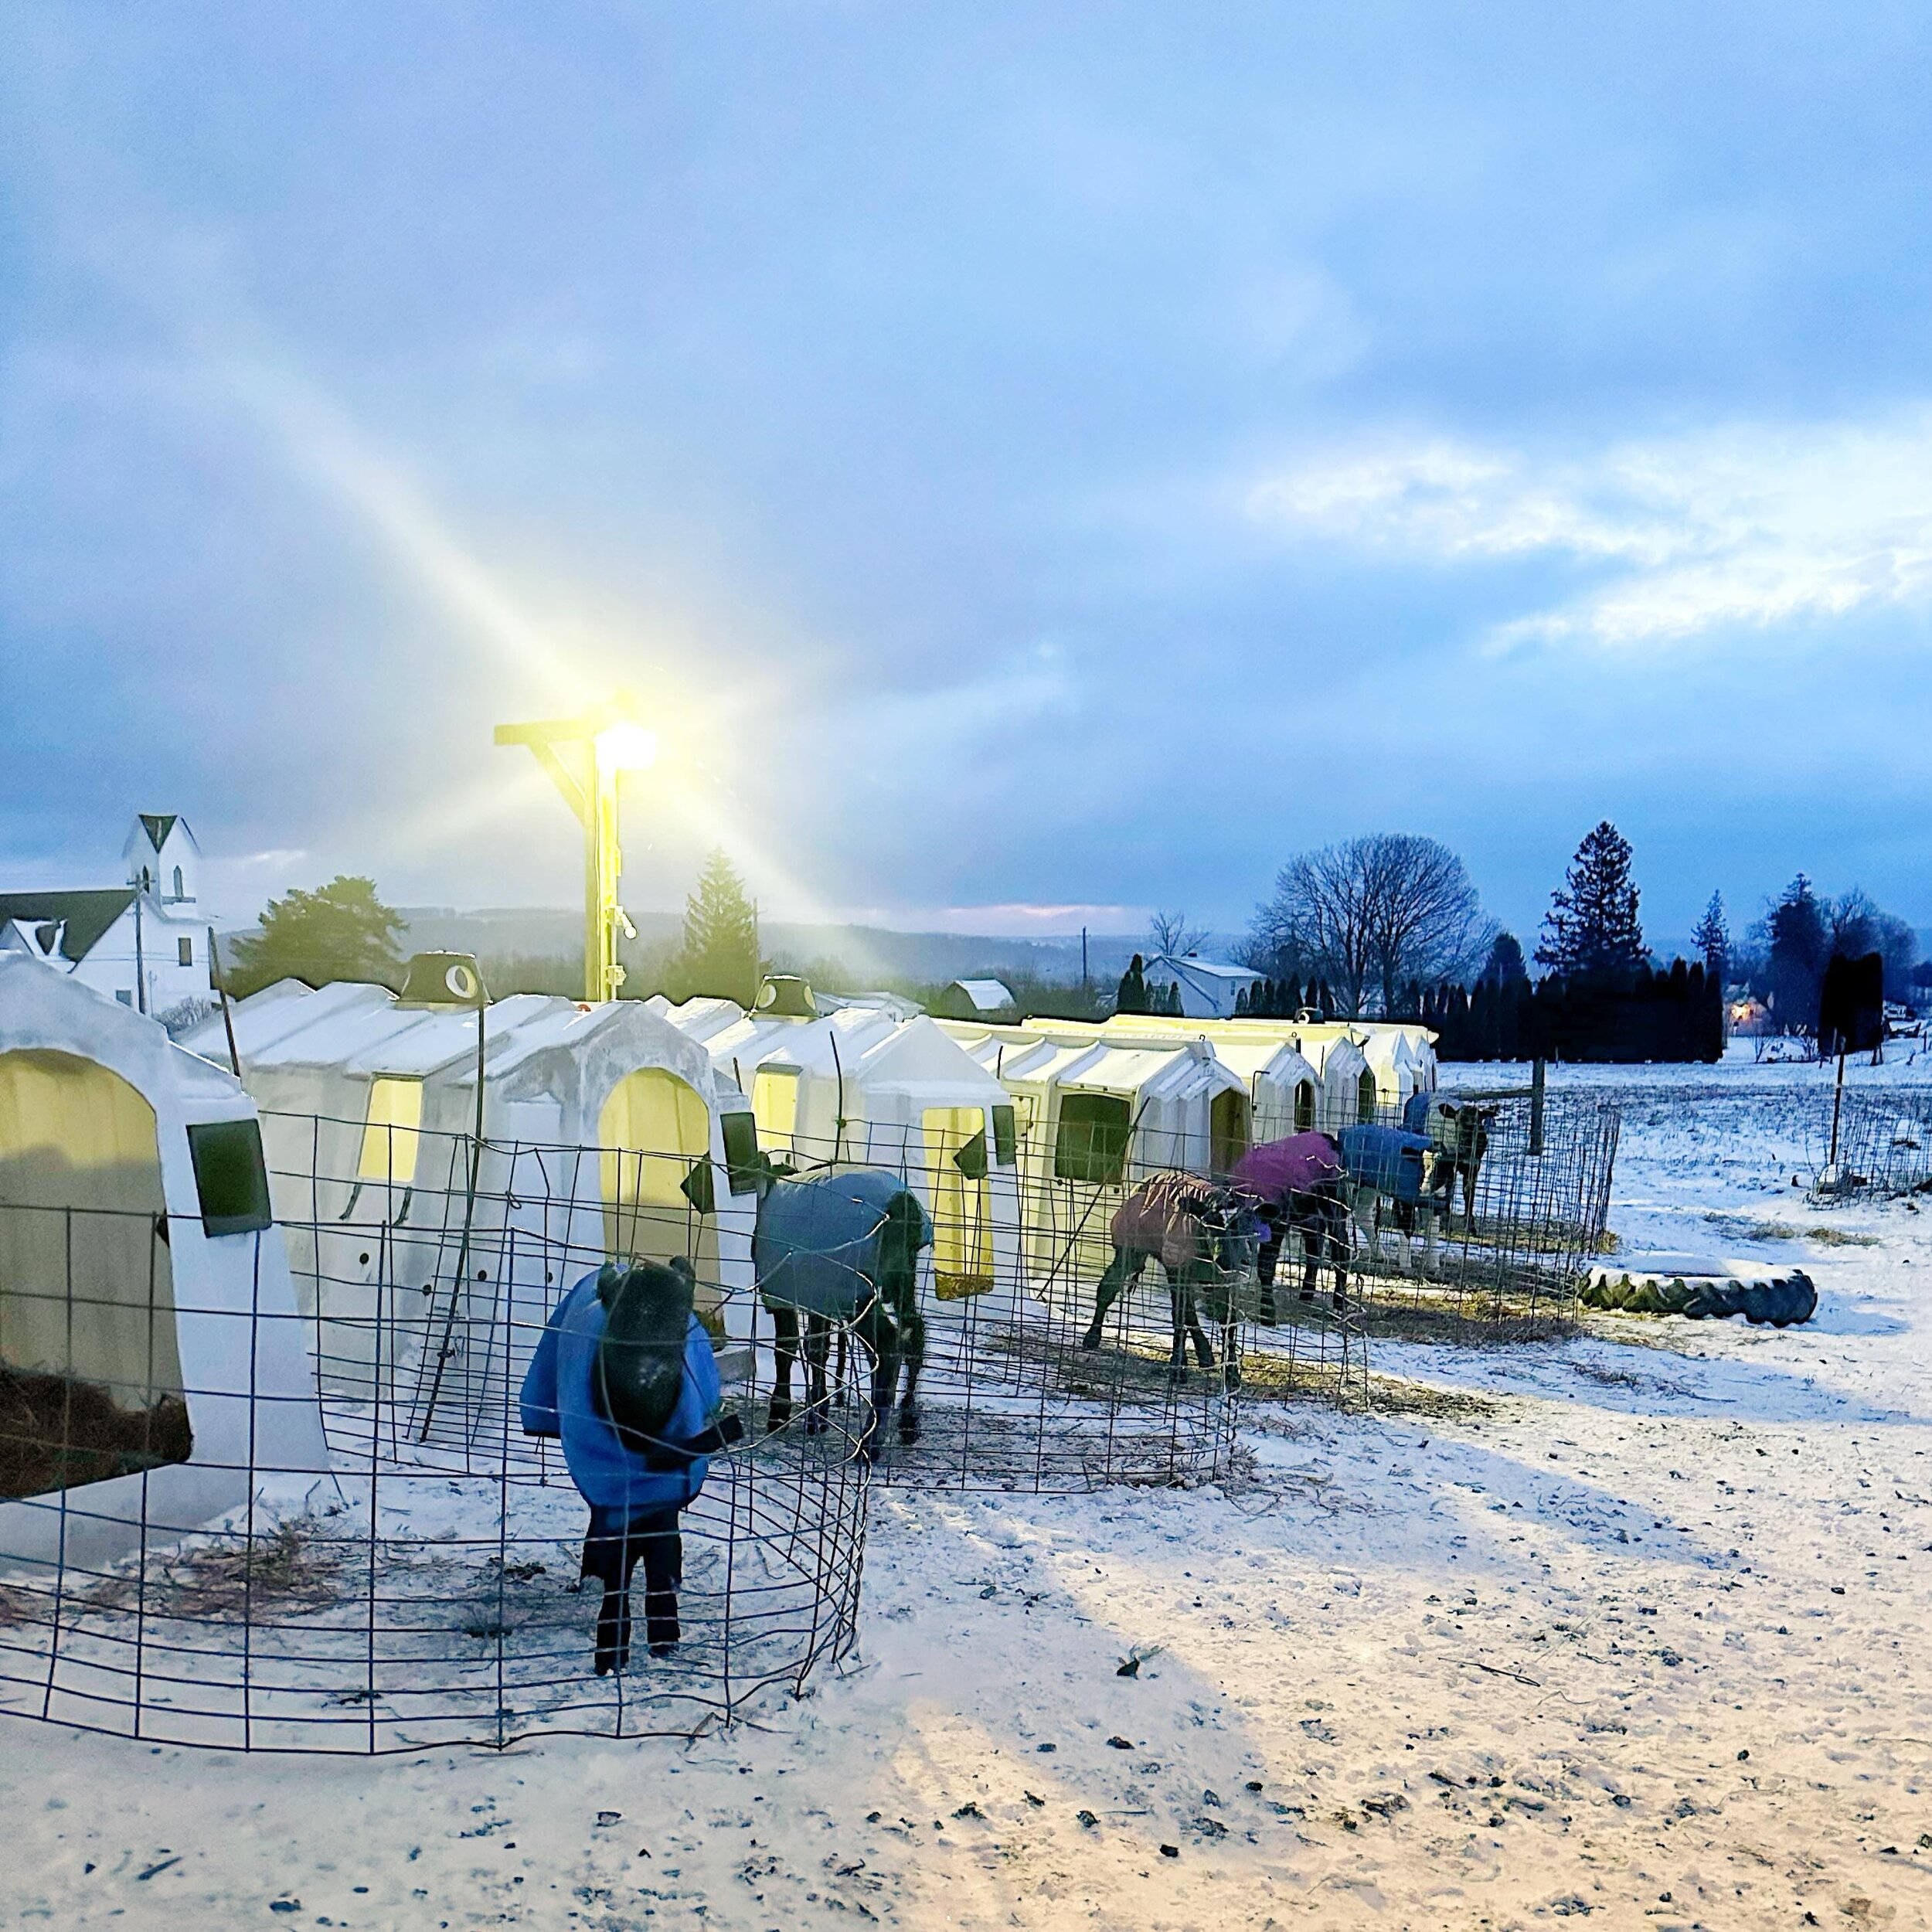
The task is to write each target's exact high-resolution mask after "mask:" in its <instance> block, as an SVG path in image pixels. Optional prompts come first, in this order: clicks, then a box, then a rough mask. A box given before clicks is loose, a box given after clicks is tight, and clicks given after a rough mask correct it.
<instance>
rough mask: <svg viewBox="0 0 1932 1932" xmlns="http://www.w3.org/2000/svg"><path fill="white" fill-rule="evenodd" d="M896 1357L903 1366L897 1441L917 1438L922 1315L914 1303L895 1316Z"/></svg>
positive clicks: (923, 1341) (922, 1363)
mask: <svg viewBox="0 0 1932 1932" xmlns="http://www.w3.org/2000/svg"><path fill="white" fill-rule="evenodd" d="M898 1326H899V1357H900V1360H901V1361H902V1362H904V1364H905V1365H906V1393H904V1394H903V1396H900V1402H899V1440H900V1441H901V1442H903V1443H914V1442H917V1440H919V1372H920V1369H923V1368H924V1367H925V1366H926V1318H925V1317H924V1316H923V1315H921V1314H920V1311H919V1308H918V1304H917V1302H912V1303H911V1304H910V1305H908V1306H905V1307H903V1308H901V1310H900V1316H899V1323H898Z"/></svg>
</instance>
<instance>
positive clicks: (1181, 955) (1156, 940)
mask: <svg viewBox="0 0 1932 1932" xmlns="http://www.w3.org/2000/svg"><path fill="white" fill-rule="evenodd" d="M1147 936H1148V941H1149V950H1150V951H1152V952H1155V953H1162V954H1165V955H1166V956H1167V957H1168V958H1170V959H1185V957H1187V955H1188V954H1189V953H1191V952H1192V951H1195V950H1196V947H1199V946H1200V945H1201V944H1202V942H1203V941H1204V940H1206V937H1207V928H1206V927H1204V926H1190V925H1189V923H1187V914H1186V913H1183V912H1172V913H1164V912H1156V913H1152V914H1151V916H1150V917H1149V918H1148V922H1147Z"/></svg>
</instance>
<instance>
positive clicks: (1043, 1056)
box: [946, 1021, 1250, 1284]
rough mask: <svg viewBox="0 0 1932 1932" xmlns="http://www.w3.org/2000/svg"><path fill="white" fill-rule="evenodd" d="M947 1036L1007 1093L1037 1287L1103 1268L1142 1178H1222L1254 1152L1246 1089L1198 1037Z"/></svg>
mask: <svg viewBox="0 0 1932 1932" xmlns="http://www.w3.org/2000/svg"><path fill="white" fill-rule="evenodd" d="M946 1030H947V1032H950V1033H951V1034H952V1035H953V1036H954V1038H955V1039H957V1040H959V1041H960V1043H961V1044H962V1045H963V1046H965V1047H966V1049H967V1050H968V1052H970V1053H971V1055H972V1056H973V1057H974V1059H975V1060H978V1063H980V1065H981V1066H982V1067H984V1068H985V1070H987V1071H988V1072H989V1073H992V1074H993V1076H994V1077H995V1078H996V1079H997V1080H998V1081H999V1083H1000V1084H1001V1085H1002V1087H1004V1088H1005V1090H1006V1091H1007V1093H1008V1094H1010V1095H1011V1096H1012V1101H1013V1105H1014V1107H1015V1114H1016V1117H1017V1121H1018V1126H1019V1141H1020V1148H1021V1175H1022V1185H1023V1187H1024V1189H1025V1190H1026V1209H1025V1215H1024V1219H1025V1223H1026V1231H1027V1254H1026V1261H1027V1266H1028V1268H1029V1270H1030V1271H1031V1273H1032V1276H1033V1277H1034V1280H1035V1281H1036V1284H1045V1283H1046V1282H1049V1281H1052V1280H1054V1279H1061V1280H1070V1279H1073V1278H1075V1277H1080V1276H1084V1275H1087V1274H1097V1273H1098V1272H1099V1270H1100V1269H1101V1268H1103V1267H1105V1265H1106V1263H1107V1258H1108V1256H1109V1255H1110V1253H1111V1243H1110V1242H1109V1240H1108V1226H1109V1223H1110V1222H1111V1218H1112V1215H1113V1211H1114V1208H1115V1207H1116V1206H1118V1205H1119V1203H1120V1202H1121V1200H1122V1199H1124V1198H1125V1196H1126V1194H1127V1192H1128V1190H1129V1189H1131V1188H1132V1187H1133V1186H1134V1185H1135V1184H1136V1183H1137V1182H1139V1181H1141V1179H1145V1177H1146V1176H1147V1175H1150V1174H1155V1173H1159V1172H1162V1171H1164V1170H1165V1169H1167V1168H1187V1169H1189V1170H1190V1171H1192V1172H1198V1173H1209V1172H1226V1170H1227V1169H1228V1168H1231V1167H1232V1166H1233V1164H1234V1162H1235V1161H1236V1160H1237V1159H1239V1158H1240V1155H1241V1154H1242V1153H1243V1152H1244V1151H1246V1149H1247V1146H1248V1144H1249V1134H1250V1118H1249V1107H1248V1098H1247V1088H1246V1087H1245V1085H1244V1083H1243V1082H1242V1080H1240V1077H1239V1076H1237V1075H1236V1074H1235V1073H1233V1072H1231V1071H1230V1070H1229V1069H1228V1068H1227V1067H1226V1066H1223V1064H1222V1063H1220V1062H1219V1060H1217V1059H1216V1057H1215V1056H1214V1052H1213V1048H1212V1047H1211V1046H1209V1043H1207V1042H1206V1040H1205V1039H1201V1038H1199V1037H1197V1038H1196V1039H1193V1040H1192V1041H1191V1042H1189V1043H1187V1044H1185V1045H1175V1044H1171V1043H1168V1042H1166V1041H1163V1040H1159V1039H1146V1040H1137V1039H1124V1038H1123V1039H1109V1038H1107V1037H1106V1036H1104V1034H1103V1032H1102V1031H1101V1029H1098V1028H1095V1027H1092V1026H1079V1025H1077V1024H1070V1025H1068V1026H1066V1027H1064V1028H1063V1027H1062V1026H1060V1025H1059V1023H1057V1022H1050V1021H1049V1022H1034V1023H1032V1024H1030V1025H1028V1026H1012V1027H990V1028H985V1027H975V1026H971V1025H970V1024H969V1023H964V1022H961V1023H954V1024H953V1025H951V1026H947V1029H946Z"/></svg>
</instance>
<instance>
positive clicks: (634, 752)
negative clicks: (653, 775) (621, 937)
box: [496, 692, 658, 1005]
mask: <svg viewBox="0 0 1932 1932" xmlns="http://www.w3.org/2000/svg"><path fill="white" fill-rule="evenodd" d="M496 742H497V743H498V744H500V745H528V746H529V748H530V750H531V751H532V753H535V755H536V761H537V763H538V764H540V765H541V766H542V767H543V769H544V770H545V771H546V772H547V773H548V774H549V777H550V781H551V783H552V784H554V785H555V786H556V788H557V790H558V791H560V792H562V793H563V798H564V802H565V803H566V804H568V805H569V806H570V809H571V810H572V811H574V812H575V813H576V814H577V818H578V819H579V821H580V822H581V824H582V825H583V997H584V998H586V999H587V1000H588V1001H589V1002H591V1004H592V1005H596V1004H597V1003H598V1002H600V1001H603V1000H607V999H615V998H617V988H619V987H620V986H621V985H623V984H624V968H622V967H621V965H619V964H617V934H618V932H619V930H622V931H623V932H624V934H625V935H626V936H627V937H630V938H635V937H637V929H636V928H635V927H634V926H632V924H631V921H630V920H629V918H628V917H627V916H626V914H625V913H624V908H623V907H622V906H621V905H619V904H618V903H617V882H618V880H619V879H620V878H621V876H622V875H623V871H624V855H623V852H622V851H621V848H620V846H619V845H618V840H617V833H618V809H617V781H618V780H619V779H620V778H621V777H622V776H623V774H624V773H625V772H627V771H643V770H648V768H649V767H651V765H652V764H655V763H656V761H657V756H658V740H657V736H656V734H655V733H653V732H651V731H648V730H645V727H644V726H642V725H641V724H639V723H638V722H637V719H636V718H635V717H634V715H633V708H632V705H631V699H630V698H629V697H628V695H627V694H625V693H624V692H619V693H618V694H617V696H616V697H614V699H611V702H609V703H608V704H605V705H600V706H597V707H596V708H595V709H593V710H591V711H590V712H588V713H586V714H585V715H584V716H582V717H580V718H551V719H543V720H540V721H539V722H538V723H533V724H509V725H498V726H497V728H496Z"/></svg>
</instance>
